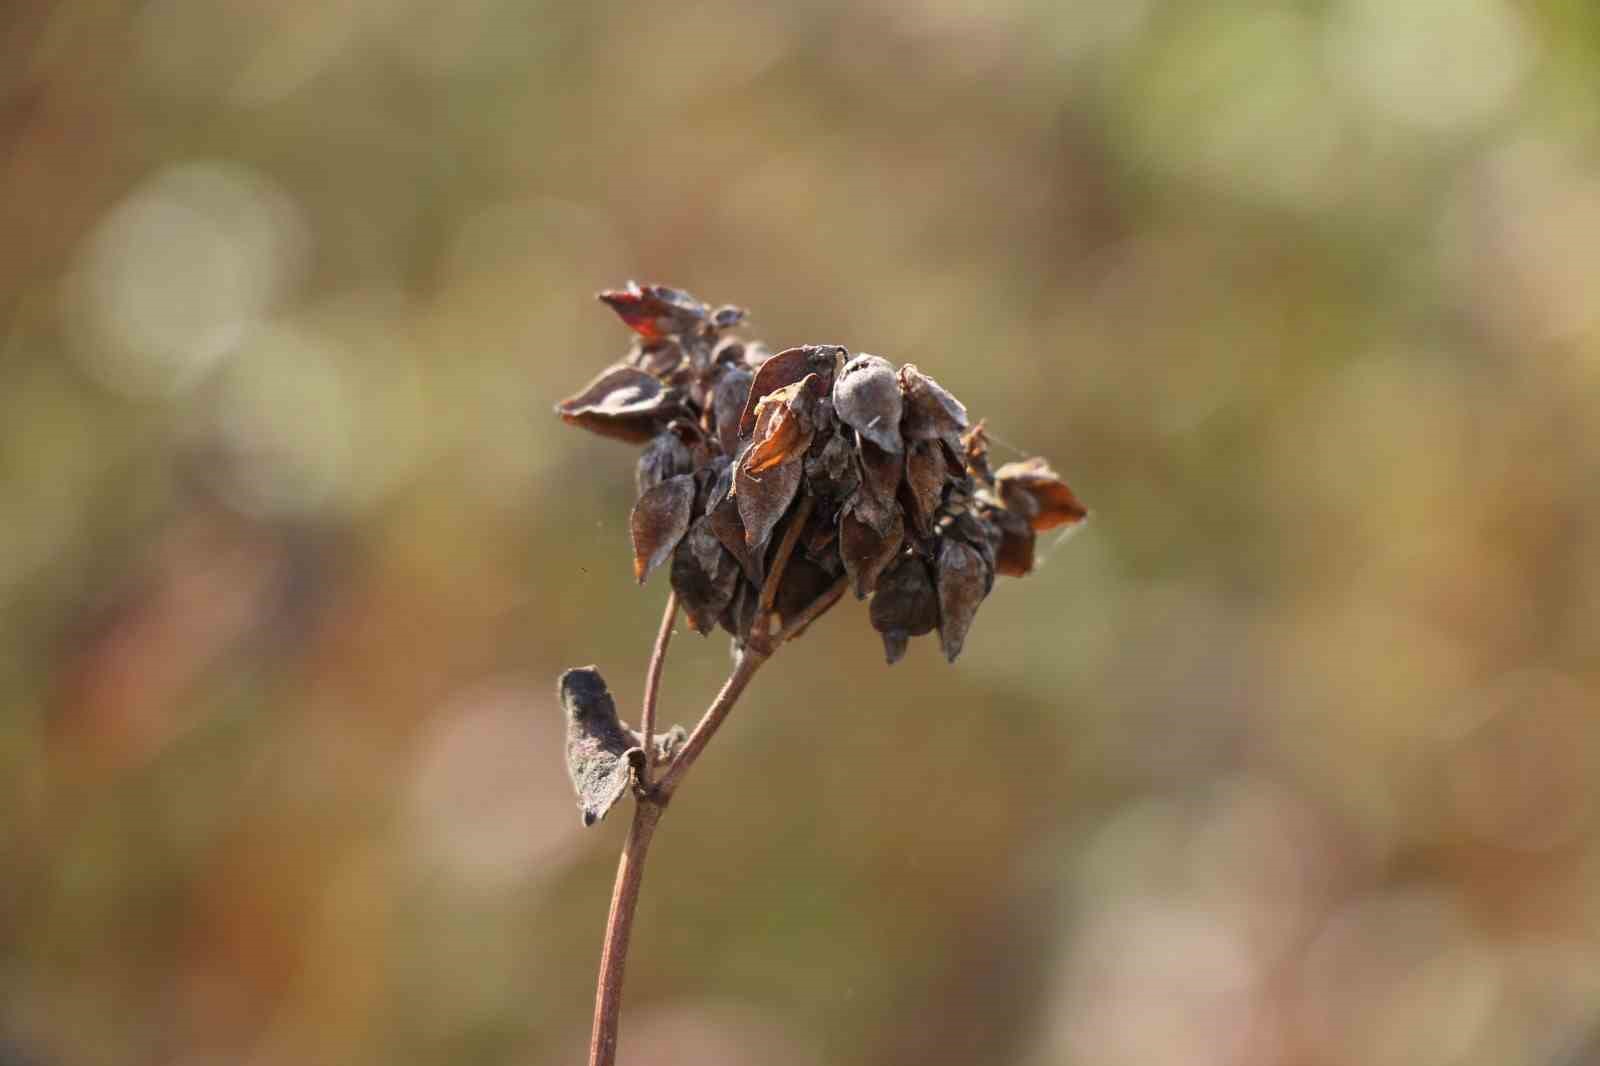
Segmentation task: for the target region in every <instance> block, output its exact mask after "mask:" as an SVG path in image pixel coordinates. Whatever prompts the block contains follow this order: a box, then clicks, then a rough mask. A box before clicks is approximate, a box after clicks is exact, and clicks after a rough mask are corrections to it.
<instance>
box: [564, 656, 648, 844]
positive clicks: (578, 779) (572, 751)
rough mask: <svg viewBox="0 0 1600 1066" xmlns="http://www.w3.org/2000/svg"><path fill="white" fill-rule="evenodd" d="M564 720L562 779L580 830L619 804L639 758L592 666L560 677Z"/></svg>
mask: <svg viewBox="0 0 1600 1066" xmlns="http://www.w3.org/2000/svg"><path fill="white" fill-rule="evenodd" d="M557 691H558V692H559V693H560V696H561V706H562V708H563V709H564V710H565V711H566V717H567V775H568V776H569V777H571V779H572V788H573V790H574V791H575V792H576V793H577V795H578V810H579V812H581V814H582V816H583V824H584V825H593V824H594V823H596V822H598V821H599V820H600V819H602V818H604V817H605V816H606V812H608V811H610V810H611V808H612V807H613V806H614V805H615V804H616V802H617V800H619V799H621V798H622V796H623V794H624V793H625V792H627V791H628V788H629V786H630V785H631V784H632V782H633V779H634V778H633V775H634V771H635V766H636V761H635V760H636V759H638V758H639V757H640V756H642V755H643V752H642V751H641V750H640V748H639V744H638V742H637V734H635V733H633V732H632V731H631V730H625V729H624V728H623V727H622V723H621V722H620V721H618V719H617V704H616V701H615V700H613V699H612V698H611V692H610V690H609V689H607V688H606V681H605V678H603V677H601V676H600V671H599V670H597V669H595V668H594V667H593V666H582V667H577V668H574V669H572V670H568V671H567V672H566V673H564V674H562V675H561V681H560V684H559V686H558V688H557Z"/></svg>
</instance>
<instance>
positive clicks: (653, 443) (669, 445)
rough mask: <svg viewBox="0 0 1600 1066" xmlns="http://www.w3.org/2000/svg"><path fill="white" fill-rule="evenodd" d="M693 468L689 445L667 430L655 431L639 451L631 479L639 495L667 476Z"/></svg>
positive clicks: (691, 470)
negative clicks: (642, 449)
mask: <svg viewBox="0 0 1600 1066" xmlns="http://www.w3.org/2000/svg"><path fill="white" fill-rule="evenodd" d="M693 470H694V456H692V455H690V454H689V446H688V445H687V444H685V443H683V441H681V440H679V439H678V435H677V434H676V433H674V432H672V431H671V430H668V431H667V432H665V433H657V434H656V435H655V436H654V437H651V438H650V443H649V444H646V445H645V446H644V451H642V452H640V453H639V462H638V465H636V466H635V467H634V471H633V479H634V484H635V485H636V486H637V487H638V490H639V495H640V496H643V495H644V494H645V493H647V492H649V491H650V490H651V489H653V488H655V487H656V486H657V485H659V484H661V483H662V482H663V481H665V480H667V479H668V478H671V477H677V476H678V475H679V474H688V473H691V472H693Z"/></svg>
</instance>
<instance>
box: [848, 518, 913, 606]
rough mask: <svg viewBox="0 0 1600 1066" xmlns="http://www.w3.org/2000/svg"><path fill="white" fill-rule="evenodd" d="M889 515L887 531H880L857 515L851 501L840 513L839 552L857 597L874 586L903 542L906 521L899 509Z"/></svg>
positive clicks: (860, 598)
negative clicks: (890, 518)
mask: <svg viewBox="0 0 1600 1066" xmlns="http://www.w3.org/2000/svg"><path fill="white" fill-rule="evenodd" d="M891 517H892V522H891V524H890V527H889V529H888V531H887V532H882V533H880V532H879V531H878V529H877V527H876V526H874V525H873V524H872V523H871V522H869V521H864V520H863V519H861V518H859V517H857V516H856V509H855V506H854V502H852V503H851V504H846V505H845V508H844V510H842V511H840V512H839V555H840V557H841V558H842V559H843V560H844V572H845V573H846V574H848V575H850V587H851V588H853V589H855V592H856V599H858V600H864V599H866V598H867V594H868V593H870V592H871V591H872V590H873V589H875V588H877V586H878V577H879V576H880V575H881V574H882V573H883V571H884V569H885V568H886V567H887V566H888V565H889V564H890V563H892V562H894V559H895V556H896V555H897V554H898V553H899V551H900V545H901V544H903V543H905V522H904V521H903V520H902V519H901V518H900V512H899V511H894V512H892V513H891Z"/></svg>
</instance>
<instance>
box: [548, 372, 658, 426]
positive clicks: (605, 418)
mask: <svg viewBox="0 0 1600 1066" xmlns="http://www.w3.org/2000/svg"><path fill="white" fill-rule="evenodd" d="M678 410H679V407H678V403H677V399H676V397H675V396H674V395H673V394H671V393H670V392H668V391H667V390H665V389H664V388H663V387H662V385H661V382H659V381H657V380H656V379H655V378H654V377H652V376H651V375H649V374H647V373H645V372H644V371H643V370H640V369H638V368H637V367H631V366H626V365H623V364H620V363H619V364H617V365H615V366H611V367H608V368H606V369H605V370H603V371H601V372H600V374H599V375H598V376H596V377H595V378H594V380H592V381H590V382H589V384H587V385H585V386H584V387H583V391H581V392H579V393H578V394H577V395H575V396H571V397H568V398H567V399H565V400H562V401H561V402H560V403H559V404H557V405H556V411H557V413H558V414H560V415H561V420H562V421H563V422H566V423H567V424H568V425H573V426H579V427H581V428H583V429H587V430H589V431H590V432H592V433H598V434H600V435H601V436H603V437H611V438H613V439H616V440H623V441H627V442H629V443H631V444H643V443H644V442H645V441H647V440H649V439H650V438H651V437H654V436H655V435H656V434H657V433H659V432H661V430H662V429H663V428H664V427H665V426H666V424H667V422H669V421H670V420H671V419H672V417H673V415H675V414H676V413H678Z"/></svg>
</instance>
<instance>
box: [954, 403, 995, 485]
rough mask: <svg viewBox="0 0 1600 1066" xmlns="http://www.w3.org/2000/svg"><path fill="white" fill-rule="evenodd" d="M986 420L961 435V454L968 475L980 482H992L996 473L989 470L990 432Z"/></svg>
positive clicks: (980, 420)
mask: <svg viewBox="0 0 1600 1066" xmlns="http://www.w3.org/2000/svg"><path fill="white" fill-rule="evenodd" d="M986 427H987V423H986V422H985V420H984V419H981V418H980V419H978V424H977V425H975V426H973V427H972V428H971V429H969V430H967V432H965V433H963V434H962V435H961V452H962V456H963V458H964V459H965V460H966V466H967V473H969V474H971V475H972V476H973V477H975V478H977V479H978V480H979V481H983V482H992V481H993V480H994V471H993V470H991V469H989V431H988V429H987V428H986Z"/></svg>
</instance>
